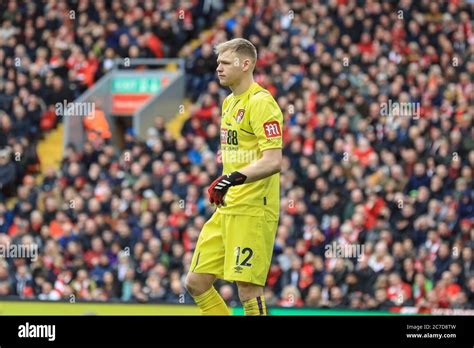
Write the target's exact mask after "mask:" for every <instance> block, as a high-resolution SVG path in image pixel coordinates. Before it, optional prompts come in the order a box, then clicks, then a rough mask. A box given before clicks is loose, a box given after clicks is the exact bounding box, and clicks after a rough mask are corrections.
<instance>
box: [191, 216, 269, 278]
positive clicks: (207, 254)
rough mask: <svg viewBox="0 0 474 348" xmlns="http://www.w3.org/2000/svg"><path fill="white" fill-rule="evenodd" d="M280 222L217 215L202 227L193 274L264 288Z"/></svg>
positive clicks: (193, 264) (194, 258)
mask: <svg viewBox="0 0 474 348" xmlns="http://www.w3.org/2000/svg"><path fill="white" fill-rule="evenodd" d="M277 227H278V221H267V220H266V219H265V217H263V216H262V217H259V216H244V215H227V214H220V213H218V212H215V213H214V214H213V215H212V217H211V218H210V219H209V221H207V222H206V224H205V225H204V226H203V228H202V231H201V233H200V235H199V239H198V242H197V245H196V249H195V250H194V255H193V259H192V261H191V266H190V271H191V272H195V273H209V274H214V275H216V277H217V278H220V279H225V280H227V281H243V282H248V283H252V284H257V285H261V286H265V282H266V280H267V275H268V270H269V268H270V263H271V259H272V254H273V244H274V241H275V234H276V230H277Z"/></svg>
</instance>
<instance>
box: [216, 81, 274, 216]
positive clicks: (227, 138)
mask: <svg viewBox="0 0 474 348" xmlns="http://www.w3.org/2000/svg"><path fill="white" fill-rule="evenodd" d="M282 131H283V114H282V112H281V110H280V107H279V106H278V104H277V102H276V101H275V99H274V98H273V96H272V95H271V94H270V92H268V91H267V90H266V89H264V88H262V87H261V86H260V85H259V84H258V83H256V82H254V83H253V84H252V85H251V86H250V88H249V89H248V90H247V91H246V92H244V93H242V94H240V95H237V96H235V95H234V94H230V95H229V96H228V97H227V98H226V99H225V100H224V102H223V104H222V116H221V156H222V162H223V174H229V173H232V172H233V171H236V170H237V171H238V170H241V169H243V168H245V167H246V166H248V165H249V164H251V163H252V162H255V161H257V160H258V159H260V158H261V157H262V152H263V151H265V150H268V149H281V148H282ZM225 203H226V206H225V207H220V208H218V211H219V212H220V213H221V214H232V215H250V216H265V217H266V219H267V220H268V221H276V220H278V217H279V212H280V173H277V174H274V175H272V176H269V177H266V178H263V179H261V180H257V181H254V182H252V183H249V184H243V185H238V186H233V187H231V188H229V191H228V192H227V194H226V196H225Z"/></svg>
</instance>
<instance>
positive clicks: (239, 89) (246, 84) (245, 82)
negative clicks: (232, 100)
mask: <svg viewBox="0 0 474 348" xmlns="http://www.w3.org/2000/svg"><path fill="white" fill-rule="evenodd" d="M253 82H254V81H253V76H249V77H248V78H243V79H242V81H240V83H239V84H238V85H236V86H230V89H231V90H232V93H233V94H234V97H238V96H240V95H241V94H243V93H245V92H247V90H248V89H249V88H250V86H252V84H253Z"/></svg>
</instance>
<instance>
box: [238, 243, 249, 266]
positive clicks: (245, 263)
mask: <svg viewBox="0 0 474 348" xmlns="http://www.w3.org/2000/svg"><path fill="white" fill-rule="evenodd" d="M240 249H241V248H240V247H239V246H238V247H235V265H236V266H247V267H250V266H252V264H251V263H249V261H250V259H251V258H252V256H253V250H252V249H250V248H244V249H242V252H241V250H240ZM241 255H242V257H243V261H242V263H239V262H240V258H241Z"/></svg>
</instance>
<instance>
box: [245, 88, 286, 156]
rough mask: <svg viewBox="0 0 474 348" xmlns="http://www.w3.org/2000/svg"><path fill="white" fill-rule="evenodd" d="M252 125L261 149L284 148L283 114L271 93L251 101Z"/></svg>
mask: <svg viewBox="0 0 474 348" xmlns="http://www.w3.org/2000/svg"><path fill="white" fill-rule="evenodd" d="M250 105H251V110H250V126H251V127H252V131H253V133H254V134H255V135H256V137H257V141H258V147H259V149H260V151H264V150H268V149H281V148H282V131H283V114H282V113H281V110H280V107H279V106H278V104H277V103H276V101H275V100H274V99H273V97H272V96H271V95H265V96H263V97H259V98H258V99H257V98H255V99H254V100H252V101H251V104H250Z"/></svg>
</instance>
